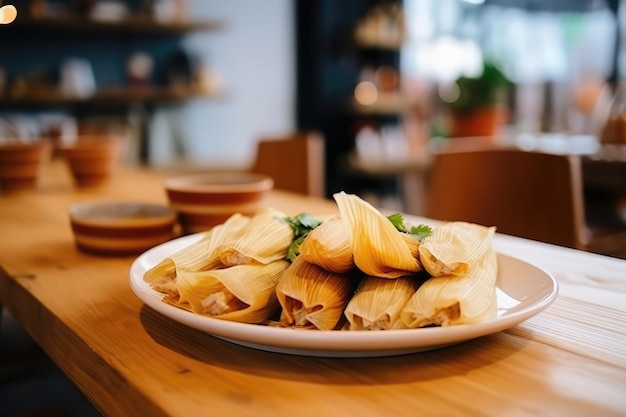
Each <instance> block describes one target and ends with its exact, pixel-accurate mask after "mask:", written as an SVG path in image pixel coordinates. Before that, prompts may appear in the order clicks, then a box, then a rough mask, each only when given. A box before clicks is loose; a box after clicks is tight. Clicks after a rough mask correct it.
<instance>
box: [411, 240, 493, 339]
mask: <svg viewBox="0 0 626 417" xmlns="http://www.w3.org/2000/svg"><path fill="white" fill-rule="evenodd" d="M497 273H498V260H497V255H496V253H495V252H494V251H493V249H489V250H487V252H486V253H485V254H484V255H483V258H481V259H480V260H479V261H478V262H476V263H474V264H472V265H470V267H469V269H468V270H467V271H466V272H465V273H463V274H461V275H447V276H439V277H431V278H429V279H428V280H427V281H426V282H424V284H422V286H420V287H419V288H418V290H417V291H416V292H415V294H414V295H413V297H411V299H410V300H409V302H408V303H407V305H406V306H405V307H404V309H403V311H402V314H401V320H402V322H403V324H404V325H405V326H406V327H408V328H417V327H424V326H432V325H440V326H447V325H452V324H465V323H477V322H481V321H484V320H487V319H490V318H493V317H495V315H496V311H497V297H496V279H497Z"/></svg>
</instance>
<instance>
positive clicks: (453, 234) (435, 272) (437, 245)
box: [418, 222, 496, 276]
mask: <svg viewBox="0 0 626 417" xmlns="http://www.w3.org/2000/svg"><path fill="white" fill-rule="evenodd" d="M495 231H496V228H495V227H486V226H481V225H479V224H475V223H467V222H449V223H444V224H442V225H440V226H437V227H435V228H434V229H433V231H432V234H431V235H430V236H428V237H426V238H425V239H424V240H422V242H421V244H420V245H419V248H418V252H419V261H420V263H421V264H422V266H423V267H424V269H425V270H426V271H427V272H428V273H429V274H431V275H432V276H439V275H459V274H464V273H465V272H466V271H467V268H468V266H469V265H470V264H472V263H474V262H476V261H477V260H478V259H480V258H482V256H483V255H484V254H485V252H486V251H487V250H488V249H489V248H491V244H492V240H493V235H494V233H495Z"/></svg>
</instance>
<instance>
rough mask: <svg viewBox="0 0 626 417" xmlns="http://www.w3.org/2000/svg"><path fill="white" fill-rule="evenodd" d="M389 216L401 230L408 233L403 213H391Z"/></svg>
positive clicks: (392, 222)
mask: <svg viewBox="0 0 626 417" xmlns="http://www.w3.org/2000/svg"><path fill="white" fill-rule="evenodd" d="M387 218H388V219H389V221H390V222H391V224H393V225H394V227H395V228H396V229H397V230H398V231H399V232H405V233H406V231H407V230H406V227H405V226H404V218H403V217H402V214H400V213H394V214H390V215H389V216H387Z"/></svg>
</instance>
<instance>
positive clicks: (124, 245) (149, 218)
mask: <svg viewBox="0 0 626 417" xmlns="http://www.w3.org/2000/svg"><path fill="white" fill-rule="evenodd" d="M69 215H70V223H71V226H72V232H73V233H74V242H75V244H76V246H77V247H78V249H80V250H81V251H83V252H87V253H92V254H96V255H109V256H126V255H138V254H140V253H142V252H144V251H146V250H147V249H150V248H152V247H154V246H156V245H158V244H160V243H163V242H165V241H167V240H170V239H172V238H173V237H174V231H175V224H176V213H175V212H174V210H172V209H171V208H169V207H167V206H162V205H159V204H151V203H140V202H126V201H86V202H81V203H75V204H73V205H71V206H70V208H69Z"/></svg>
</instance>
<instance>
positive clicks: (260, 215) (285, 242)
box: [216, 208, 294, 266]
mask: <svg viewBox="0 0 626 417" xmlns="http://www.w3.org/2000/svg"><path fill="white" fill-rule="evenodd" d="M285 216H286V215H285V214H284V213H282V212H280V211H278V210H275V209H272V208H266V209H263V210H260V211H258V212H257V213H256V214H255V215H254V216H252V218H251V219H250V221H249V222H248V224H246V225H245V226H244V227H243V228H242V229H241V231H240V232H239V233H238V234H237V235H236V236H234V237H233V238H230V239H225V241H224V242H223V243H222V245H220V246H219V247H218V248H217V249H216V250H217V251H218V253H219V257H220V260H221V262H222V263H223V264H224V265H225V266H234V265H242V264H254V263H256V264H268V263H271V262H273V261H276V260H279V259H284V258H285V257H286V256H287V250H288V248H289V245H291V242H292V241H293V238H294V233H293V229H292V228H291V227H290V226H289V225H288V224H287V223H286V222H284V221H283V220H282V218H283V217H285Z"/></svg>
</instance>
